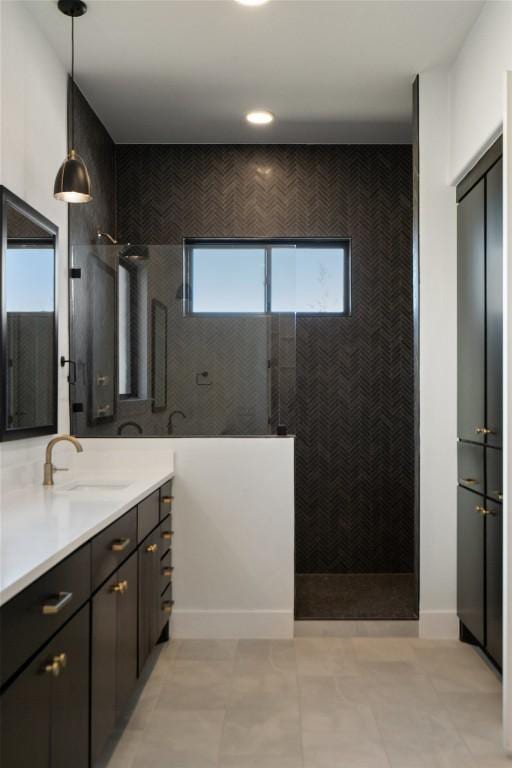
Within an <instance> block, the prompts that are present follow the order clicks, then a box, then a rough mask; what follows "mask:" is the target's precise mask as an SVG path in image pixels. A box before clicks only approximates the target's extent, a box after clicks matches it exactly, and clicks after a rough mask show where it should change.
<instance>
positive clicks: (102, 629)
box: [91, 573, 118, 765]
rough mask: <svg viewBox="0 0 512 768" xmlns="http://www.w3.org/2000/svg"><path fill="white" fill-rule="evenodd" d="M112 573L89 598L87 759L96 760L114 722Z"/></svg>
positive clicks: (113, 583)
mask: <svg viewBox="0 0 512 768" xmlns="http://www.w3.org/2000/svg"><path fill="white" fill-rule="evenodd" d="M117 583H118V579H117V573H115V574H114V575H113V576H112V577H111V578H110V579H109V580H108V581H107V582H106V583H105V584H103V586H102V587H101V589H99V590H98V592H97V593H96V594H95V595H94V597H93V598H92V635H91V645H92V652H91V665H92V666H91V759H92V764H93V765H94V763H95V761H97V760H98V758H99V757H100V755H101V753H102V752H103V749H104V747H105V744H106V742H107V739H108V737H109V735H110V733H111V732H112V730H113V728H114V726H115V722H116V666H115V661H116V641H117V610H116V606H117V592H115V591H114V587H115V586H116V584H117Z"/></svg>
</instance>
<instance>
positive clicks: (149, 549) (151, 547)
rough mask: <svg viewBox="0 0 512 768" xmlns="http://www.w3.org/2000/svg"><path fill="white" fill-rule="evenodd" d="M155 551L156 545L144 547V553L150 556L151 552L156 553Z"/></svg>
mask: <svg viewBox="0 0 512 768" xmlns="http://www.w3.org/2000/svg"><path fill="white" fill-rule="evenodd" d="M157 549H158V547H157V545H156V544H148V546H147V547H146V552H149V553H150V554H151V553H153V552H156V551H157Z"/></svg>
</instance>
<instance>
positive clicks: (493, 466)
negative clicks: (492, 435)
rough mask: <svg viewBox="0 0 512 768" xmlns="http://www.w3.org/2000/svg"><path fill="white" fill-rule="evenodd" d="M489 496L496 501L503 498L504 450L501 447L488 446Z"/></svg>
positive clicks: (486, 454)
mask: <svg viewBox="0 0 512 768" xmlns="http://www.w3.org/2000/svg"><path fill="white" fill-rule="evenodd" d="M485 459H486V464H487V466H486V468H487V496H488V497H489V498H490V499H493V500H494V501H500V502H501V501H502V500H503V452H502V451H501V449H500V448H486V449H485Z"/></svg>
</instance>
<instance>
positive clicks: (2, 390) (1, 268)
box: [0, 185, 59, 442]
mask: <svg viewBox="0 0 512 768" xmlns="http://www.w3.org/2000/svg"><path fill="white" fill-rule="evenodd" d="M0 195H1V206H2V207H1V216H0V250H1V258H0V311H1V316H0V442H6V441H9V440H22V439H24V438H27V437H38V436H39V435H53V434H55V433H56V432H57V414H58V378H59V375H58V357H59V350H58V327H59V326H58V293H57V272H58V269H57V264H58V259H57V253H58V235H59V228H58V227H57V226H56V225H55V224H53V222H51V221H50V220H49V219H47V218H46V217H45V216H43V215H42V214H40V213H39V212H38V211H36V210H35V208H32V207H31V206H30V205H28V204H27V203H26V202H25V201H24V200H22V199H21V198H20V197H18V196H17V195H15V194H14V193H13V192H10V191H9V190H8V189H7V188H6V187H4V186H2V185H0ZM9 207H10V208H15V209H16V210H17V211H18V212H19V213H20V214H21V215H23V216H25V218H27V219H29V220H30V221H32V222H33V223H34V224H36V225H37V226H38V227H40V228H41V229H44V230H46V232H48V238H49V239H53V244H54V255H53V285H54V294H53V296H54V320H53V343H54V347H53V349H54V361H53V402H52V417H51V423H50V424H46V425H44V426H42V427H21V428H18V429H8V428H7V402H6V398H7V381H6V372H7V310H6V301H5V295H4V289H5V263H6V255H5V254H6V250H7V209H8V208H9Z"/></svg>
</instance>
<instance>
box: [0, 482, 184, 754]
mask: <svg viewBox="0 0 512 768" xmlns="http://www.w3.org/2000/svg"><path fill="white" fill-rule="evenodd" d="M143 475H144V479H143V480H137V481H132V482H128V481H127V482H124V483H121V482H118V481H115V482H114V481H112V482H111V483H107V482H106V481H103V482H98V483H96V484H94V483H90V484H89V485H88V484H87V482H85V481H84V482H80V481H76V482H74V483H69V484H67V485H66V484H64V485H60V486H55V488H43V487H41V488H35V487H34V488H29V489H27V490H24V491H19V492H17V493H14V494H12V495H11V497H10V498H8V497H6V500H7V504H4V507H3V509H2V553H3V554H4V553H5V557H3V558H2V585H1V592H0V599H1V608H0V641H1V667H0V675H1V699H0V706H1V709H2V722H1V735H0V743H1V746H0V764H1V765H2V768H27V766H31V768H45V767H46V766H48V767H49V766H52V768H69V766H71V765H73V766H75V767H76V768H82V767H83V768H87V767H88V766H89V765H95V764H96V763H97V762H98V759H99V757H100V756H101V754H102V752H103V751H104V750H105V747H106V745H107V742H108V739H109V736H110V735H111V733H112V731H113V729H114V727H115V725H116V723H117V722H119V718H120V716H121V714H122V713H123V711H124V710H125V708H126V705H127V702H128V700H129V698H130V695H131V694H132V692H133V690H134V687H135V684H136V681H137V678H138V677H139V676H140V675H141V673H142V671H143V669H144V666H145V664H146V662H147V661H148V658H149V656H150V654H151V652H152V650H153V649H154V647H155V645H156V644H157V643H158V642H159V641H165V640H167V639H168V638H169V616H170V613H171V611H172V605H173V598H172V572H173V566H172V536H173V529H172V501H173V497H172V477H173V474H172V472H163V471H162V470H161V469H160V470H156V469H153V470H151V469H145V470H144V473H143ZM21 510H23V511H24V514H23V515H21V514H20V511H21Z"/></svg>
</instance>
